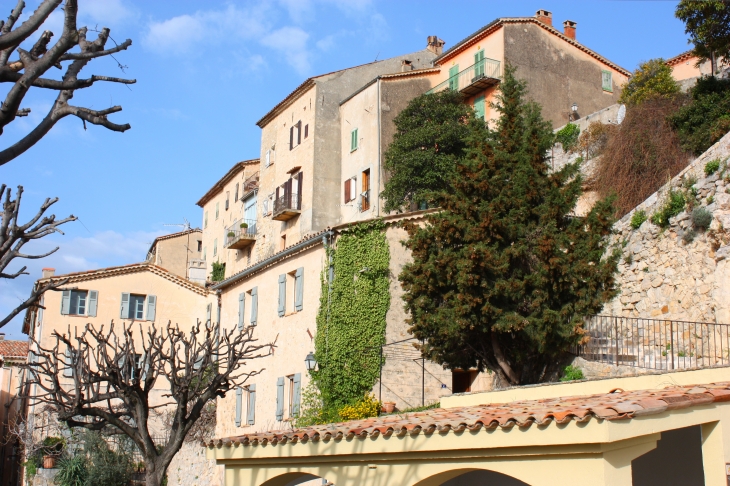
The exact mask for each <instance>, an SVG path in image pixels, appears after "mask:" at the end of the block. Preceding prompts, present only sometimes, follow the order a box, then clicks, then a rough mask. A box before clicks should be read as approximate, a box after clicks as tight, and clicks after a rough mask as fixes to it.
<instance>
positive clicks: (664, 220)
mask: <svg viewBox="0 0 730 486" xmlns="http://www.w3.org/2000/svg"><path fill="white" fill-rule="evenodd" d="M685 204H686V201H685V199H684V194H682V193H681V192H679V191H674V190H670V191H669V197H667V199H666V201H664V204H663V205H662V207H661V208H660V209H659V210H658V211H657V212H656V213H654V214H653V215H652V217H651V222H652V223H654V224H655V225H657V226H659V227H661V228H666V227H667V226H669V219H670V218H673V217H674V216H676V215H678V214H679V213H681V212H682V211H683V210H684V206H685Z"/></svg>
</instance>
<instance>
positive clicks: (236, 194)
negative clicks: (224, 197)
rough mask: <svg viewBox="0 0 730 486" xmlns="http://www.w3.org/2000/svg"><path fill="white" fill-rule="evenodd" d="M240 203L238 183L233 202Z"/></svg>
mask: <svg viewBox="0 0 730 486" xmlns="http://www.w3.org/2000/svg"><path fill="white" fill-rule="evenodd" d="M236 201H238V182H236V192H235V194H234V196H233V202H236Z"/></svg>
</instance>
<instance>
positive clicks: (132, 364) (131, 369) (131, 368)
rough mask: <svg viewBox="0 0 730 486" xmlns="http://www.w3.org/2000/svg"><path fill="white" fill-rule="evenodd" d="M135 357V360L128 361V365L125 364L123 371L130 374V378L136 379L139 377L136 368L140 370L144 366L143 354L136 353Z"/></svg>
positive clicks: (127, 374) (126, 374)
mask: <svg viewBox="0 0 730 486" xmlns="http://www.w3.org/2000/svg"><path fill="white" fill-rule="evenodd" d="M133 359H134V361H132V360H130V361H129V363H126V365H127V366H125V367H124V369H123V370H122V373H124V375H125V376H128V377H129V379H130V380H134V379H135V378H136V377H137V375H136V374H135V370H138V369H140V368H141V367H142V366H141V365H142V355H141V354H135V355H134V358H133Z"/></svg>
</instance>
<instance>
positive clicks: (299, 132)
mask: <svg viewBox="0 0 730 486" xmlns="http://www.w3.org/2000/svg"><path fill="white" fill-rule="evenodd" d="M300 143H302V122H301V120H300V121H298V122H297V145H299V144H300Z"/></svg>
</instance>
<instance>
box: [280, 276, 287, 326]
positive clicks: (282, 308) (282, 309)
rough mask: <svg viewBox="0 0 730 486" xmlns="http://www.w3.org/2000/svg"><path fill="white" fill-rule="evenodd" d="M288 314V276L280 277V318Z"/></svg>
mask: <svg viewBox="0 0 730 486" xmlns="http://www.w3.org/2000/svg"><path fill="white" fill-rule="evenodd" d="M284 314H286V274H285V273H284V274H281V275H279V317H282V316H283V315H284Z"/></svg>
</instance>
